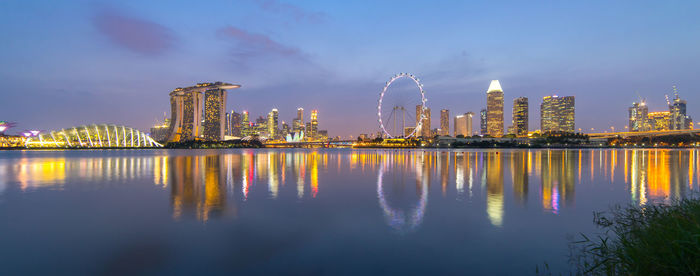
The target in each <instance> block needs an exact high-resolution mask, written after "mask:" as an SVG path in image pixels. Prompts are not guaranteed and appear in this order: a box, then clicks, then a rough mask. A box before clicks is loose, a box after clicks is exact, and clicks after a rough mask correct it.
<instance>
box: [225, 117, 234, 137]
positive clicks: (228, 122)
mask: <svg viewBox="0 0 700 276" xmlns="http://www.w3.org/2000/svg"><path fill="white" fill-rule="evenodd" d="M231 115H232V113H226V123H225V124H224V127H225V128H226V129H225V130H224V133H225V134H224V135H227V136H231V131H233V128H232V125H231Z"/></svg>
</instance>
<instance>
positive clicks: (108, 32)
mask: <svg viewBox="0 0 700 276" xmlns="http://www.w3.org/2000/svg"><path fill="white" fill-rule="evenodd" d="M92 22H93V24H94V26H95V27H96V28H97V30H99V31H100V32H101V33H102V34H104V35H105V36H107V37H108V38H109V39H110V40H111V41H112V42H114V43H115V44H116V45H119V46H121V47H124V48H126V49H129V50H131V51H134V52H136V53H141V54H144V55H152V56H153V55H159V54H162V53H163V52H165V51H167V50H168V49H170V48H172V47H173V45H174V44H175V40H176V39H175V36H174V35H173V34H172V31H171V30H170V29H168V28H167V27H165V26H163V25H160V24H158V23H155V22H153V21H150V20H147V19H141V18H136V17H132V16H128V15H125V14H121V13H119V12H117V11H114V10H106V9H105V10H101V11H100V12H98V13H97V14H96V15H95V17H94V18H93V21H92Z"/></svg>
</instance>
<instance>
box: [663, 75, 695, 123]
mask: <svg viewBox="0 0 700 276" xmlns="http://www.w3.org/2000/svg"><path fill="white" fill-rule="evenodd" d="M673 94H674V96H675V97H674V99H673V102H671V103H669V107H668V108H669V111H670V112H671V122H670V124H669V125H670V128H671V130H680V129H689V128H691V126H692V122H693V119H691V118H690V116H688V115H687V114H686V105H687V102H686V101H685V100H681V98H680V97H678V91H677V90H676V86H675V85H674V86H673Z"/></svg>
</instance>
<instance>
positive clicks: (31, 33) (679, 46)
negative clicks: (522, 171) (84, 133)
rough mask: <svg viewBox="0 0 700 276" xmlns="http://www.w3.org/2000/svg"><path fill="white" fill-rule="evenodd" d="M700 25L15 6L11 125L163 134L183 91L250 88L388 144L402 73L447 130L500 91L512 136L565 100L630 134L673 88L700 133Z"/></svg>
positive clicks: (255, 108)
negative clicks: (640, 106) (443, 113)
mask: <svg viewBox="0 0 700 276" xmlns="http://www.w3.org/2000/svg"><path fill="white" fill-rule="evenodd" d="M697 18H700V2H698V1H441V0H434V1H412V0H404V1H320V0H319V1H315V0H312V1H287V0H262V1H258V0H240V1H156V0H154V1H129V0H127V1H87V0H76V1H69V0H66V1H41V0H36V1H26V0H3V1H0V36H2V37H3V39H2V42H1V43H0V64H1V65H2V66H0V83H1V84H2V86H3V92H2V101H0V121H10V122H15V123H16V124H17V125H16V126H15V127H14V128H13V129H11V130H10V131H9V133H12V132H13V131H16V132H19V131H23V130H27V129H40V130H55V129H61V128H68V127H72V126H79V125H84V124H91V123H110V124H120V125H127V126H132V127H135V128H138V129H141V130H144V131H148V129H149V128H150V126H152V125H154V124H155V123H156V122H159V121H162V120H163V117H164V113H166V112H169V96H168V93H169V92H170V91H172V90H173V89H174V88H176V87H185V86H191V85H194V84H196V83H198V82H205V81H225V82H230V83H237V84H241V85H242V87H241V88H239V89H235V90H231V91H229V94H228V102H227V109H228V110H236V111H242V110H247V111H249V112H250V114H251V117H253V118H254V117H257V116H261V115H263V116H264V115H266V114H267V113H268V112H269V111H270V110H271V109H272V108H277V109H279V112H280V120H283V121H287V122H291V120H292V118H293V117H294V116H295V115H296V108H297V107H303V108H304V109H306V110H312V109H317V110H318V111H319V115H318V116H319V129H327V130H328V131H329V135H331V136H336V135H340V136H349V135H355V136H356V135H357V134H360V133H374V132H376V131H377V130H378V123H377V118H376V113H377V112H376V111H377V100H378V98H379V93H380V92H381V90H382V88H383V86H384V84H385V82H386V81H388V80H389V79H390V78H391V77H392V76H393V75H395V74H397V73H401V72H408V73H411V74H414V75H416V76H418V77H419V78H420V79H421V82H422V83H423V85H424V89H425V92H426V97H427V99H428V102H427V106H428V107H430V108H431V109H432V122H431V123H432V125H433V126H437V125H439V117H440V116H439V110H440V109H448V110H450V112H451V116H455V115H457V114H462V113H466V112H469V111H471V112H474V113H476V114H478V112H479V110H481V109H482V108H484V107H485V106H486V90H487V88H488V86H489V83H490V81H491V80H492V79H498V80H499V81H500V83H501V86H502V87H503V91H504V97H505V121H506V127H507V126H508V125H510V116H511V109H512V103H513V99H514V98H517V97H528V98H529V101H530V114H529V115H530V116H529V120H530V129H531V130H534V129H538V128H539V119H540V118H539V105H540V103H541V101H542V100H541V99H542V97H544V96H547V95H554V94H557V95H565V96H568V95H573V96H575V97H576V128H582V129H584V130H586V131H590V128H594V129H595V130H596V132H597V130H603V129H610V127H611V126H613V127H615V128H616V129H618V130H619V129H621V128H622V127H624V126H625V125H626V124H627V108H628V107H629V106H630V105H631V103H632V102H634V101H639V100H640V99H646V101H647V104H648V105H649V109H650V111H664V110H667V106H666V103H665V98H664V95H665V94H669V95H672V93H673V92H672V86H673V85H676V86H677V87H678V92H679V94H680V97H681V98H683V99H685V100H687V101H688V113H689V115H691V116H692V117H693V118H697V119H696V120H700V112H698V111H699V110H700V108H698V106H699V105H700V93H698V91H700V79H699V78H698V76H699V73H700V68H699V67H700V51H698V49H700V20H698V19H697ZM388 93H408V94H411V93H414V94H412V95H415V93H418V92H417V90H415V89H414V90H411V89H393V90H392V89H391V88H390V89H389V92H388ZM395 95H402V94H395ZM407 99H411V96H407ZM309 113H310V112H307V114H309ZM168 115H169V114H168ZM307 116H308V115H307ZM305 119H306V120H308V117H307V118H305ZM451 125H452V123H451ZM474 125H475V126H478V119H477V120H475V121H474Z"/></svg>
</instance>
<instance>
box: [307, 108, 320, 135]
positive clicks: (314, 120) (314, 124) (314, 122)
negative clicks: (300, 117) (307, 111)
mask: <svg viewBox="0 0 700 276" xmlns="http://www.w3.org/2000/svg"><path fill="white" fill-rule="evenodd" d="M307 131H308V132H310V134H309V136H310V137H311V138H318V110H316V109H314V110H311V130H308V129H307Z"/></svg>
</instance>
